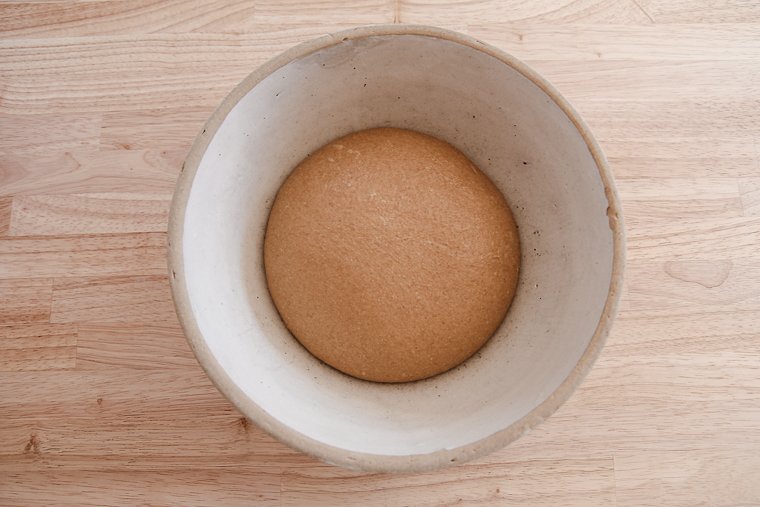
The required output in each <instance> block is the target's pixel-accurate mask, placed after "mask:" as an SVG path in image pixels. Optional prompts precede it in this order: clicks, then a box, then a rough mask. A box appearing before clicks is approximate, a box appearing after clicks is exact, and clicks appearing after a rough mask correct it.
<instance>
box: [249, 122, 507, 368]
mask: <svg viewBox="0 0 760 507" xmlns="http://www.w3.org/2000/svg"><path fill="white" fill-rule="evenodd" d="M519 263H520V246H519V239H518V234H517V229H516V227H515V222H514V220H513V217H512V213H511V212H510V210H509V207H508V206H507V203H506V201H505V199H504V196H503V195H502V194H501V192H499V190H498V189H497V188H496V187H495V186H494V185H493V183H492V182H491V181H490V180H489V179H488V177H487V176H485V175H484V174H483V173H482V172H481V171H480V170H479V169H478V168H476V167H475V166H474V165H473V164H472V163H471V162H470V161H469V160H468V159H467V157H465V156H464V155H463V154H462V153H461V152H459V151H458V150H456V149H455V148H454V147H452V146H451V145H449V144H447V143H445V142H443V141H441V140H438V139H436V138H433V137H430V136H428V135H424V134H421V133H417V132H413V131H409V130H402V129H396V128H378V129H370V130H364V131H361V132H356V133H353V134H350V135H348V136H345V137H342V138H340V139H337V140H336V141H333V142H331V143H329V144H327V145H326V146H324V147H323V148H321V149H320V150H318V151H317V152H315V153H312V154H311V155H310V156H308V157H307V158H306V159H305V160H303V161H302V162H301V163H300V164H299V165H298V166H297V167H296V168H295V170H294V171H293V172H292V173H291V174H290V176H288V178H287V180H286V181H285V183H284V184H283V185H282V187H281V188H280V190H279V192H278V194H277V197H276V199H275V201H274V204H273V206H272V210H271V213H270V216H269V222H268V224H267V230H266V237H265V241H264V266H265V269H266V276H267V283H268V286H269V291H270V293H271V296H272V299H273V300H274V303H275V306H276V307H277V310H278V311H279V313H280V316H281V317H282V320H283V321H284V323H285V325H286V326H287V327H288V329H289V330H290V331H291V333H292V334H293V335H294V336H295V337H296V338H297V339H298V340H299V341H300V342H301V343H302V344H303V346H304V347H306V348H307V349H308V350H309V351H310V352H311V353H312V354H314V355H315V356H316V357H318V358H319V359H321V360H322V361H324V362H325V363H327V364H329V365H331V366H333V367H334V368H337V369H338V370H340V371H342V372H345V373H347V374H349V375H353V376H355V377H359V378H362V379H366V380H373V381H378V382H404V381H411V380H418V379H423V378H426V377H430V376H432V375H435V374H438V373H441V372H444V371H446V370H448V369H450V368H453V367H454V366H456V365H458V364H460V363H461V362H462V361H464V360H465V359H467V358H468V357H470V356H471V355H472V354H473V353H475V352H476V351H477V350H478V349H480V347H481V346H483V344H485V343H486V341H487V340H488V338H489V337H490V336H491V335H492V334H493V333H494V331H495V330H496V328H497V327H498V326H499V324H500V323H501V322H502V320H503V319H504V316H505V314H506V312H507V309H508V308H509V305H510V303H511V302H512V298H513V296H514V293H515V288H516V285H517V278H518V271H519Z"/></svg>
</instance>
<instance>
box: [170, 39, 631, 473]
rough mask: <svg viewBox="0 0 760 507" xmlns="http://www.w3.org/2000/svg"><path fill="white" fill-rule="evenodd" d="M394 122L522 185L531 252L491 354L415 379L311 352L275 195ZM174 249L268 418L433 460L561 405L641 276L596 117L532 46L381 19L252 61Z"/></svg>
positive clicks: (202, 353) (280, 427)
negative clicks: (285, 270) (284, 259)
mask: <svg viewBox="0 0 760 507" xmlns="http://www.w3.org/2000/svg"><path fill="white" fill-rule="evenodd" d="M378 126H394V127H402V128H408V129H413V130H417V131H420V132H425V133H428V134H431V135H433V136H436V137H438V138H441V139H444V140H446V141H448V142H449V143H451V144H453V145H454V146H456V147H457V148H459V149H460V150H462V151H463V152H464V153H465V154H466V155H468V156H469V157H470V159H471V160H472V161H473V162H475V164H476V165H478V166H479V167H480V168H481V169H482V170H483V171H484V172H485V173H486V174H487V175H488V176H490V178H491V179H492V180H493V181H494V183H495V184H496V185H497V186H498V187H499V188H500V189H501V190H502V191H503V192H504V194H505V196H506V198H507V200H508V202H509V203H510V205H511V207H512V210H513V212H514V215H515V219H516V221H517V223H518V225H519V227H520V235H521V241H522V270H521V274H520V282H519V287H518V290H517V295H516V298H515V300H514V303H513V304H512V307H511V309H510V311H509V313H508V315H507V318H506V320H505V321H504V323H503V324H502V325H501V327H500V328H499V329H498V331H497V332H496V334H495V335H494V337H493V338H492V339H491V340H490V341H489V342H488V343H487V344H486V346H485V347H484V348H483V349H482V350H481V351H480V352H478V353H477V354H476V355H475V356H474V357H472V358H471V359H469V360H468V361H466V362H465V363H464V364H462V365H461V366H459V367H457V368H455V369H453V370H451V371H449V372H447V373H444V374H441V375H439V376H436V377H433V378H430V379H427V380H423V381H419V382H414V383H407V384H380V383H372V382H366V381H361V380H357V379H355V378H352V377H349V376H347V375H344V374H342V373H339V372H337V371H336V370H334V369H332V368H330V367H329V366H326V365H325V364H323V363H321V362H320V361H319V360H317V359H315V358H314V357H313V356H311V355H310V354H309V353H308V352H307V351H306V349H304V348H303V347H302V346H301V345H300V344H299V343H298V342H297V341H296V340H295V339H294V338H293V337H292V336H291V335H290V334H289V333H288V331H287V329H286V328H285V326H284V325H283V323H282V322H281V320H280V318H279V316H278V314H277V311H276V310H275V307H274V305H273V304H272V301H271V299H270V297H269V293H268V292H267V286H266V280H265V276H264V268H263V262H262V243H263V240H264V230H265V226H266V222H267V216H268V212H269V207H270V206H271V204H272V200H273V199H274V196H275V194H276V192H277V189H278V188H279V186H280V184H281V183H282V182H283V180H284V179H285V177H286V176H287V175H288V173H289V172H290V171H291V169H293V167H294V166H295V165H296V164H297V163H298V162H299V161H300V160H301V159H303V158H304V157H305V156H306V155H307V154H308V153H309V152H311V151H314V150H316V149H317V148H319V147H320V146H322V145H324V144H325V143H327V142H329V141H330V140H332V139H335V138H336V137H339V136H342V135H344V134H347V133H349V132H352V131H356V130H360V129H365V128H369V127H378ZM169 225H170V230H169V241H170V244H169V247H170V248H169V265H170V270H171V279H172V290H173V294H174V299H175V303H176V307H177V313H178V314H179V318H180V321H181V322H182V325H183V327H184V330H185V333H186V335H187V338H188V340H189V342H190V344H191V346H192V348H193V350H194V351H195V354H196V356H197V357H198V360H199V362H200V363H201V365H202V366H203V368H204V369H205V370H206V372H207V373H208V375H209V377H211V379H212V380H213V382H214V383H215V384H216V385H217V387H218V388H219V389H220V390H221V391H222V392H223V393H224V394H225V395H226V396H227V397H228V398H229V399H230V400H231V401H232V402H233V403H234V404H235V405H236V406H237V407H238V409H240V411H241V412H242V413H243V414H244V415H245V416H247V417H249V418H250V419H252V420H253V421H254V422H255V423H256V424H258V425H259V426H260V427H262V428H263V429H265V430H266V431H268V432H269V433H271V434H272V435H274V436H276V437H277V438H279V439H280V440H282V441H283V442H286V443H288V444H290V445H291V446H293V447H295V448H297V449H300V450H302V451H304V452H306V453H309V454H312V455H314V456H317V457H319V458H321V459H323V460H325V461H327V462H330V463H335V464H339V465H343V466H347V467H351V468H358V469H363V470H375V471H419V470H429V469H433V468H438V467H441V466H445V465H450V464H452V463H455V462H461V461H465V460H468V459H471V458H474V457H477V456H480V455H483V454H485V453H487V452H490V451H492V450H494V449H497V448H499V447H502V446H504V445H505V444H507V443H509V442H510V441H512V440H514V439H515V438H517V437H518V436H520V435H521V434H522V433H524V432H525V431H526V430H527V429H529V428H530V427H532V426H534V425H535V424H537V423H538V422H540V421H541V420H543V419H545V418H546V417H548V416H549V415H550V414H552V413H553V412H554V411H555V410H556V409H557V408H558V407H559V406H560V405H561V404H562V403H563V402H564V401H565V400H566V399H567V397H568V396H569V395H570V394H571V392H572V391H573V390H574V389H575V387H576V386H577V385H578V383H579V382H580V381H581V379H582V378H583V376H584V375H585V374H586V372H587V371H588V370H589V369H590V368H591V365H592V363H593V362H594V360H595V358H596V357H597V355H598V354H599V351H600V349H601V347H602V345H603V343H604V340H605V338H606V336H607V334H608V332H609V329H610V325H611V321H612V318H613V315H614V312H615V308H616V305H617V301H618V296H619V292H620V287H621V278H622V271H623V262H624V261H623V257H624V245H623V242H624V240H623V227H622V222H621V218H620V205H619V202H618V198H617V196H616V192H615V189H614V186H613V182H612V175H611V173H610V170H609V168H608V167H607V164H606V162H605V160H604V157H603V155H602V153H601V151H600V149H599V146H598V145H597V143H596V142H595V141H594V139H593V137H592V136H591V133H590V132H589V130H588V128H587V127H586V125H585V124H584V123H583V121H582V120H581V119H580V118H579V116H578V114H577V113H575V112H574V111H573V110H572V108H571V107H570V105H569V104H568V103H567V102H566V101H565V100H564V99H563V98H562V97H561V96H560V95H559V93H558V92H557V91H556V90H555V89H554V88H552V87H551V86H550V85H549V84H548V83H547V82H546V81H544V80H543V79H542V78H541V77H540V76H538V75H537V74H536V73H535V72H534V71H532V70H531V69H529V68H528V67H526V66H525V65H524V64H522V63H520V62H519V61H517V60H515V59H514V58H513V57H511V56H509V55H507V54H505V53H503V52H502V51H500V50H498V49H495V48H493V47H491V46H488V45H486V44H483V43H482V42H479V41H477V40H474V39H471V38H469V37H466V36H463V35H460V34H457V33H453V32H449V31H445V30H440V29H436V28H430V27H420V26H403V25H401V26H399V25H393V26H374V27H365V28H358V29H354V30H350V31H346V32H342V33H338V34H335V35H328V36H325V37H321V38H319V39H316V40H313V41H311V42H307V43H305V44H302V45H300V46H298V47H295V48H293V49H291V50H289V51H287V52H285V53H284V54H282V55H280V56H278V57H276V58H274V59H273V60H271V61H269V62H268V63H266V64H265V65H263V66H262V67H261V68H259V69H258V70H256V71H255V72H253V73H252V74H251V75H250V76H248V77H247V78H246V79H245V80H244V81H243V82H242V83H241V84H240V85H239V86H238V87H237V88H236V89H235V90H234V91H232V93H230V95H229V96H228V97H227V98H226V99H225V100H224V102H223V103H222V105H221V106H220V107H219V109H218V110H217V111H216V112H215V113H214V114H213V115H212V116H211V118H210V119H209V121H208V123H207V124H206V126H205V127H204V129H203V132H202V133H201V134H200V135H199V136H198V138H197V140H196V142H195V144H194V146H193V147H192V149H191V151H190V154H189V156H188V158H187V160H186V162H185V164H184V166H183V172H182V175H181V176H180V179H179V182H178V185H177V191H176V194H175V197H174V202H173V204H172V214H171V219H170V224H169Z"/></svg>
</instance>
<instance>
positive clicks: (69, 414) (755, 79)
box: [0, 0, 760, 507]
mask: <svg viewBox="0 0 760 507" xmlns="http://www.w3.org/2000/svg"><path fill="white" fill-rule="evenodd" d="M374 23H413V24H428V25H436V26H441V27H444V28H450V29H454V30H458V31H461V32H464V33H467V34H469V35H472V36H474V37H477V38H479V39H481V40H483V41H485V42H488V43H490V44H493V45H495V46H497V47H499V48H501V49H503V50H505V51H507V52H508V53H511V54H513V55H514V56H516V57H518V58H520V59H522V60H524V61H525V62H527V63H528V64H529V65H531V66H532V67H533V68H535V69H536V70H537V71H539V72H540V73H542V74H543V75H544V76H546V77H547V79H548V80H549V81H551V82H552V83H553V84H554V85H555V86H556V87H557V88H558V89H559V90H560V92H561V93H563V94H564V95H565V97H567V98H568V100H569V101H570V102H571V103H572V104H573V105H574V107H575V108H576V109H577V110H578V111H579V112H580V113H581V114H582V115H583V116H584V118H585V119H586V121H587V122H588V124H589V125H590V127H591V129H592V131H593V132H594V133H595V135H596V136H597V138H598V140H599V142H600V144H601V146H602V148H603V149H604V151H605V152H606V155H607V157H608V159H609V162H610V167H611V169H612V170H613V172H614V174H615V176H616V178H617V186H618V190H619V192H620V196H621V199H622V202H623V209H624V215H625V221H626V228H627V235H628V261H627V270H626V283H625V289H624V293H623V296H622V301H621V307H620V312H619V316H618V319H617V321H616V323H615V326H614V328H613V331H612V334H611V335H610V337H609V340H608V342H607V345H606V348H605V349H604V351H603V352H602V355H601V357H600V359H599V361H598V363H597V364H596V366H595V367H594V368H593V370H592V371H591V373H590V375H589V376H588V377H587V379H586V380H585V381H584V383H583V384H582V385H581V387H580V388H579V389H578V391H577V392H576V393H575V394H574V395H573V396H572V397H571V398H570V400H569V401H568V402H567V403H566V404H565V405H564V406H562V407H561V408H560V410H559V411H558V412H557V413H556V414H555V415H553V416H552V417H551V418H550V419H548V420H547V421H546V422H544V423H543V424H541V425H540V426H538V427H537V428H535V429H534V430H532V431H531V432H530V433H529V434H527V435H526V436H524V437H523V438H521V439H520V440H518V441H517V442H515V443H514V444H512V445H510V446H509V447H507V448H505V449H503V450H501V451H498V452H496V453H494V454H492V455H489V456H487V457H485V458H481V459H479V460H477V461H474V462H470V463H466V464H462V465H459V466H455V467H451V468H448V469H445V470H442V471H438V472H431V473H423V474H414V475H385V474H366V473H359V472H352V471H348V470H344V469H341V468H337V467H334V466H330V465H327V464H324V463H321V462H319V461H317V460H315V459H313V458H310V457H308V456H305V455H303V454H301V453H299V452H297V451H294V450H292V449H290V448H288V447H286V446H285V445H283V444H281V443H279V442H277V441H276V440H274V439H273V438H271V437H270V436H268V435H267V434H265V433H264V432H263V431H262V430H260V429H259V428H257V427H256V426H255V425H254V424H253V423H251V422H249V421H248V420H247V419H245V418H244V417H242V415H241V414H240V413H239V412H238V411H237V410H236V409H235V408H234V407H233V406H232V405H231V404H230V403H229V402H228V401H227V400H226V399H225V398H224V397H223V396H222V395H221V394H220V393H219V392H218V391H217V390H216V389H215V388H214V386H213V385H212V384H211V382H210V381H209V380H208V378H207V377H206V375H205V374H204V372H203V371H202V370H201V368H200V367H199V365H198V364H197V362H196V360H195V358H194V356H193V354H192V352H191V351H190V349H189V347H188V345H187V343H186V341H185V339H184V336H183V333H182V330H181V328H180V326H179V324H178V322H177V318H176V316H175V313H174V308H173V304H172V300H171V295H170V290H169V283H168V279H167V268H166V243H167V239H166V227H167V218H168V211H169V206H170V201H171V195H172V191H173V188H174V183H175V180H176V178H177V175H178V174H179V171H180V167H181V166H182V161H183V158H184V157H185V155H186V154H187V152H188V149H189V147H190V144H191V143H192V141H193V139H194V137H195V135H196V134H197V133H198V131H199V130H200V128H201V126H202V124H203V122H204V121H205V119H206V118H207V117H208V116H209V115H210V113H211V112H212V111H213V109H214V108H215V107H216V105H217V104H218V103H219V102H220V101H221V100H222V98H223V97H224V96H225V95H226V94H227V93H228V92H229V91H230V90H231V89H232V88H233V87H234V86H235V85H236V84H237V83H238V82H239V81H240V80H241V79H243V77H244V76H246V75H247V74H248V73H250V72H251V71H252V70H253V69H255V68H256V67H257V66H259V65H260V64H262V63H263V62H265V61H266V60H267V59H269V58H271V57H272V56H274V55H276V54H278V53H280V52H282V51H283V50H285V49H287V48H289V47H291V46H293V45H295V44H298V43H300V42H303V41H306V40H309V39H311V38H314V37H317V36H319V35H322V34H325V33H328V32H334V31H338V30H341V29H345V28H350V27H353V26H357V25H365V24H374ZM0 504H2V505H19V506H33V505H58V504H70V505H129V504H142V505H252V504H253V505H265V506H268V505H272V506H278V507H279V506H303V505H325V506H334V505H364V506H397V505H398V506H400V505H410V506H434V505H512V504H524V505H531V506H535V505H547V506H553V505H579V506H590V505H618V506H638V505H672V506H694V505H716V506H737V505H757V504H760V3H758V2H749V1H739V0H726V1H723V2H710V1H701V2H698V1H687V0H583V1H574V0H556V1H549V0H538V1H534V2H524V1H519V0H506V1H498V0H490V1H482V2H481V1H468V0H458V1H453V0H448V1H435V0H395V1H394V0H358V1H355V2H339V1H333V0H320V1H318V2H311V1H305V0H287V1H275V0H253V1H233V2H223V1H212V2H203V1H200V0H176V1H153V0H135V1H130V2H125V1H118V0H82V1H69V2H67V1H57V0H54V1H30V2H15V1H12V2H3V3H2V4H0Z"/></svg>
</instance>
